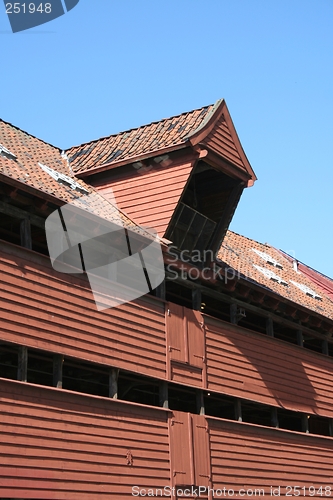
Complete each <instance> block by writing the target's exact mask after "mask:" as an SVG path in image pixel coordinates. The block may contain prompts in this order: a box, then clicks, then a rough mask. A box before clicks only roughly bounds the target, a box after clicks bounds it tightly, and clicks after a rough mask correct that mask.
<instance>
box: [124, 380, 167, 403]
mask: <svg viewBox="0 0 333 500" xmlns="http://www.w3.org/2000/svg"><path fill="white" fill-rule="evenodd" d="M118 398H119V399H123V400H125V401H131V402H132V403H140V404H144V405H150V406H159V384H158V382H157V381H155V380H152V379H150V378H148V377H142V376H140V375H133V374H130V373H125V372H120V374H119V377H118Z"/></svg>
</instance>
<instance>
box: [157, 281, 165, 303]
mask: <svg viewBox="0 0 333 500" xmlns="http://www.w3.org/2000/svg"><path fill="white" fill-rule="evenodd" d="M155 295H156V297H157V298H158V299H162V300H165V295H166V290H165V280H164V281H162V283H161V284H160V285H158V287H156V289H155Z"/></svg>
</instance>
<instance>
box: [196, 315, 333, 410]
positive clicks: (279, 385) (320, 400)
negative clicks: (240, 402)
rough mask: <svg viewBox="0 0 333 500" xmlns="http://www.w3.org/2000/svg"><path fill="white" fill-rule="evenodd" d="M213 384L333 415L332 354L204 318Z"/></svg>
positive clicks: (274, 402)
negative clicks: (323, 353) (313, 350)
mask: <svg viewBox="0 0 333 500" xmlns="http://www.w3.org/2000/svg"><path fill="white" fill-rule="evenodd" d="M205 329H206V346H207V380H208V388H209V389H211V390H215V391H218V392H220V391H221V392H224V393H226V394H230V395H232V396H237V397H243V398H247V399H250V400H253V401H258V402H261V403H266V404H270V405H274V406H282V407H284V408H287V409H290V410H296V411H303V412H309V413H316V414H318V415H322V416H327V417H333V406H332V399H333V359H332V358H328V357H325V356H324V355H321V354H316V353H314V352H311V351H308V350H306V349H302V348H301V347H298V346H295V345H292V344H288V343H286V342H283V341H280V340H278V339H274V338H271V337H266V336H265V335H261V334H257V333H255V332H251V331H249V330H246V329H245V328H241V327H239V326H234V325H231V324H229V323H225V322H223V321H218V320H215V319H213V318H209V317H207V316H206V317H205Z"/></svg>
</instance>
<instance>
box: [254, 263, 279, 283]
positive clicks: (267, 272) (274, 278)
mask: <svg viewBox="0 0 333 500" xmlns="http://www.w3.org/2000/svg"><path fill="white" fill-rule="evenodd" d="M253 267H255V268H256V269H258V271H259V272H260V273H262V274H263V275H264V276H265V277H266V278H268V279H270V280H272V281H275V282H276V283H279V284H280V285H284V286H288V283H287V282H286V281H284V280H283V279H282V278H281V277H280V276H278V275H277V274H275V273H273V271H271V270H270V269H265V268H264V267H261V266H257V265H256V264H253Z"/></svg>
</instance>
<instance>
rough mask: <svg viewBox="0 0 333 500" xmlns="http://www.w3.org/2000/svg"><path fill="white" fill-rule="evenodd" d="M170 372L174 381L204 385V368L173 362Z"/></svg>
mask: <svg viewBox="0 0 333 500" xmlns="http://www.w3.org/2000/svg"><path fill="white" fill-rule="evenodd" d="M170 373H171V377H170V378H171V380H172V381H173V382H179V383H180V384H189V385H195V386H198V387H202V370H201V369H200V368H198V367H196V366H191V365H186V364H185V363H184V364H182V363H177V362H172V363H171V372H170Z"/></svg>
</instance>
